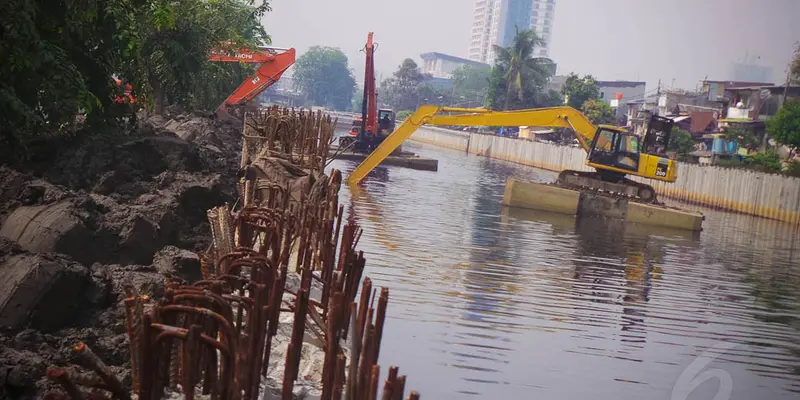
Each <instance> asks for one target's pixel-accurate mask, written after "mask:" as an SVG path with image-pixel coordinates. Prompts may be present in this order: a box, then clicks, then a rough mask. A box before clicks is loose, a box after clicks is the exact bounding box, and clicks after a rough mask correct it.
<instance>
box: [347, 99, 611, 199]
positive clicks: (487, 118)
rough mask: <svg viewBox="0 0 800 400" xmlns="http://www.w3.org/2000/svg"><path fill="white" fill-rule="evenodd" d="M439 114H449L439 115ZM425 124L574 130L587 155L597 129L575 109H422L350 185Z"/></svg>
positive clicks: (383, 145)
mask: <svg viewBox="0 0 800 400" xmlns="http://www.w3.org/2000/svg"><path fill="white" fill-rule="evenodd" d="M440 113H449V114H444V115H440ZM423 124H428V125H439V126H524V125H530V126H548V127H554V128H571V129H572V131H573V132H574V133H575V137H576V138H577V139H578V142H579V143H580V145H581V147H582V148H583V149H584V150H585V151H587V152H588V151H589V148H590V146H591V143H592V139H594V134H595V130H596V129H597V128H595V126H594V125H593V124H592V123H591V121H589V120H588V119H587V118H586V117H585V116H584V115H583V114H582V113H581V112H579V111H578V110H576V109H574V108H572V107H549V108H537V109H530V110H517V111H491V110H486V109H482V108H453V107H440V106H434V105H423V106H420V108H419V109H417V111H416V112H414V113H413V114H411V115H410V116H408V118H406V120H405V121H403V123H402V124H401V125H400V127H398V128H397V130H395V131H394V132H392V134H391V135H389V136H388V137H387V138H386V139H385V140H384V141H383V143H381V145H380V146H378V147H377V148H376V149H375V151H373V152H372V153H371V154H370V155H369V156H367V158H366V159H365V160H364V161H363V162H362V163H361V164H360V165H359V166H358V167H357V168H356V169H355V171H353V172H352V173H351V174H350V176H349V177H348V182H350V183H358V182H359V181H361V180H362V179H364V177H365V176H366V175H367V174H368V173H369V172H370V171H372V170H373V169H374V168H375V167H376V166H377V165H378V164H380V163H381V161H383V160H384V159H385V158H386V157H387V156H388V155H389V154H391V152H392V151H394V149H395V148H397V147H398V146H400V145H401V144H402V143H403V142H404V141H405V140H406V139H408V138H409V137H410V136H411V135H412V134H413V133H414V132H415V131H416V130H417V128H419V127H420V126H421V125H423Z"/></svg>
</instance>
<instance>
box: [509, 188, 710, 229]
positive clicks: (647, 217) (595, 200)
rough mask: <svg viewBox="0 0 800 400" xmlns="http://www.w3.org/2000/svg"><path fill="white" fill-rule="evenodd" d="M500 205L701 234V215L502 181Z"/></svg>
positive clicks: (562, 189) (559, 189)
mask: <svg viewBox="0 0 800 400" xmlns="http://www.w3.org/2000/svg"><path fill="white" fill-rule="evenodd" d="M503 205H505V206H509V207H518V208H528V209H534V210H542V211H551V212H558V213H563V214H571V215H581V216H595V217H604V218H610V219H614V220H619V221H625V222H633V223H637V224H645V225H651V226H657V227H663V228H670V229H682V230H689V231H700V230H702V229H703V228H702V224H703V215H702V214H700V213H697V212H691V211H685V210H679V209H677V208H672V207H665V206H659V205H650V204H642V203H636V202H631V201H628V200H626V199H617V198H612V197H606V196H601V195H596V194H591V193H581V192H579V191H576V190H570V189H564V188H560V187H557V186H553V185H548V184H544V183H536V182H525V181H520V180H517V179H514V178H509V179H508V180H506V188H505V192H504V193H503Z"/></svg>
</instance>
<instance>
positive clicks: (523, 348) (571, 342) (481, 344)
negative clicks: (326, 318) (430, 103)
mask: <svg viewBox="0 0 800 400" xmlns="http://www.w3.org/2000/svg"><path fill="white" fill-rule="evenodd" d="M414 151H418V152H420V153H422V155H424V156H432V157H434V158H438V159H439V160H440V170H439V171H438V172H436V173H430V172H427V171H413V170H408V169H404V168H396V167H386V168H385V172H386V174H385V177H384V178H385V179H383V178H380V177H376V178H371V177H368V178H367V179H366V180H365V181H364V182H365V183H364V185H363V186H360V187H359V188H358V189H356V190H354V191H353V192H352V193H350V192H349V191H348V190H349V189H348V188H347V187H344V188H343V193H342V199H341V202H342V204H350V203H352V207H351V208H349V210H348V213H350V214H353V215H354V216H355V217H356V218H358V221H359V223H360V224H362V226H363V227H364V229H365V235H364V236H363V237H362V239H361V244H362V249H363V250H364V251H365V252H366V256H367V265H368V271H367V274H368V275H369V276H370V277H371V278H373V280H374V281H375V283H376V284H380V285H388V286H389V287H390V288H391V303H390V307H389V319H390V320H389V322H387V330H386V331H385V332H386V333H385V338H384V350H382V351H381V361H380V362H381V364H382V365H384V364H386V365H388V364H396V365H400V366H401V367H402V368H404V369H405V372H406V373H408V374H409V387H414V388H415V389H419V390H420V391H421V393H422V394H423V395H424V396H426V397H430V398H453V397H463V396H477V397H481V398H492V399H494V398H528V397H537V398H538V397H544V398H586V397H591V398H601V399H605V398H608V399H612V398H613V399H618V398H632V399H634V398H635V399H638V398H667V397H669V396H670V395H671V393H672V390H673V388H674V386H675V384H676V382H678V380H679V377H680V375H681V373H682V372H684V371H685V370H686V368H687V367H688V366H689V364H690V363H691V362H692V361H694V360H696V359H697V357H698V356H699V355H701V354H703V352H704V351H705V350H707V349H708V348H710V347H712V346H714V345H716V344H719V343H722V342H724V343H731V344H732V345H734V347H733V348H730V349H727V350H725V351H724V352H719V351H718V353H719V354H717V355H718V357H717V358H716V359H714V360H713V362H712V363H711V364H710V365H709V366H708V367H707V368H719V369H720V370H721V371H724V372H725V373H728V374H730V375H731V377H732V381H733V382H734V387H735V389H734V395H733V396H732V398H735V399H738V398H743V399H744V398H758V397H766V398H793V397H796V396H797V393H795V392H793V391H799V390H800V334H798V333H799V332H800V326H798V325H799V324H798V321H800V252H798V245H800V235H798V231H797V228H796V227H793V228H791V229H790V228H787V225H785V224H776V223H774V222H770V221H765V220H761V219H752V218H748V217H742V216H736V215H731V214H724V213H717V212H714V211H709V210H703V212H704V213H705V214H706V216H707V220H706V222H705V223H704V226H705V230H704V231H703V232H701V233H687V232H685V231H669V230H664V229H661V228H652V227H647V226H643V225H634V224H617V223H609V221H601V220H596V219H578V218H575V217H573V216H568V215H561V214H553V213H542V212H536V211H529V210H520V209H512V208H505V207H502V206H501V205H500V202H501V199H502V193H503V188H504V187H503V184H504V181H505V179H506V178H507V177H509V176H514V177H517V178H521V179H531V180H537V181H551V180H552V179H553V178H554V176H553V174H549V173H547V172H544V171H538V170H534V169H530V168H525V167H518V166H514V165H511V164H506V163H501V162H496V161H492V160H488V159H485V158H480V157H475V156H465V155H464V154H463V153H461V152H452V151H439V150H432V149H429V148H422V149H421V150H418V149H414ZM337 163H338V164H337V165H336V167H337V168H340V169H342V170H343V171H344V172H345V173H346V171H347V170H348V168H349V169H352V168H354V167H355V164H356V163H350V164H352V165H349V164H348V163H349V162H337ZM714 385H716V383H714V381H712V383H708V384H703V385H701V386H700V387H698V388H697V390H696V391H695V392H694V393H693V394H692V396H690V398H709V399H710V398H713V397H714V393H715V391H716V386H714Z"/></svg>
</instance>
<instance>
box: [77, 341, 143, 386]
mask: <svg viewBox="0 0 800 400" xmlns="http://www.w3.org/2000/svg"><path fill="white" fill-rule="evenodd" d="M72 349H73V350H74V351H75V352H76V353H77V354H78V355H79V359H80V360H81V361H82V362H83V364H84V366H85V367H86V368H88V369H91V370H92V371H94V372H95V373H97V375H100V377H101V378H102V379H103V382H105V384H106V385H108V387H109V389H110V390H111V393H113V394H114V396H115V397H117V398H118V399H120V400H130V398H131V395H130V392H128V391H127V390H125V388H124V387H123V386H122V382H120V381H119V379H117V377H116V375H114V372H113V371H112V370H111V368H109V367H108V366H107V365H106V364H105V363H103V361H102V360H101V359H100V357H98V356H97V354H95V353H94V352H93V351H92V349H90V348H89V346H87V345H86V343H83V342H78V344H77V345H75V347H73V348H72Z"/></svg>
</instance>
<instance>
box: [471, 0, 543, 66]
mask: <svg viewBox="0 0 800 400" xmlns="http://www.w3.org/2000/svg"><path fill="white" fill-rule="evenodd" d="M555 3H556V1H555V0H476V1H475V9H474V10H473V20H472V37H471V39H470V45H469V56H468V57H469V59H470V60H474V61H478V62H482V63H487V64H492V63H494V52H493V50H492V49H493V47H492V46H493V45H499V46H508V45H510V44H511V42H512V41H513V40H514V35H515V33H516V28H519V29H520V30H524V29H531V30H533V31H534V32H536V35H537V36H539V38H541V39H542V41H544V44H543V45H542V46H537V48H536V49H535V50H534V56H536V57H549V53H550V37H551V35H552V30H553V19H554V18H555V7H556V4H555Z"/></svg>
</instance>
